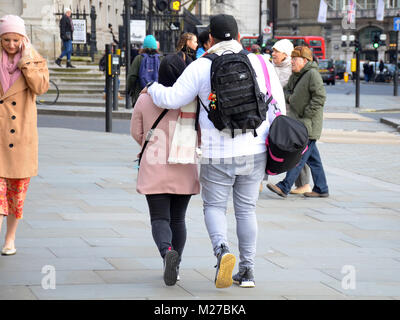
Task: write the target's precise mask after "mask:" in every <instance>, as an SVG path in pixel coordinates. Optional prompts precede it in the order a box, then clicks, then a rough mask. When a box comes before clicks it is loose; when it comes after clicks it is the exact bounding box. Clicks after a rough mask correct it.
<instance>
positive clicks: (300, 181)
mask: <svg viewBox="0 0 400 320" xmlns="http://www.w3.org/2000/svg"><path fill="white" fill-rule="evenodd" d="M310 175H311V174H310V167H309V166H308V165H307V164H306V165H305V166H304V167H303V169H301V171H300V174H299V176H298V178H297V179H296V182H295V186H296V188H300V187H301V186H304V185H305V184H310Z"/></svg>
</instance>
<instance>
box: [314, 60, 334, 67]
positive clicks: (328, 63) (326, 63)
mask: <svg viewBox="0 0 400 320" xmlns="http://www.w3.org/2000/svg"><path fill="white" fill-rule="evenodd" d="M318 67H319V69H329V68H332V67H333V63H332V61H326V60H320V61H319V62H318Z"/></svg>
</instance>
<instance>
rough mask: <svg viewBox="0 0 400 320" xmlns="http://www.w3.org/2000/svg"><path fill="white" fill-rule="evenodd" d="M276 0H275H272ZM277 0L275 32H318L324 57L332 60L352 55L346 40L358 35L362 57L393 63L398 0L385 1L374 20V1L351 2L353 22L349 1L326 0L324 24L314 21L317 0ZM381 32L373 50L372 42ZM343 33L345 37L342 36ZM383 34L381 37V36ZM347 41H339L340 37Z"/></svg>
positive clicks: (294, 33)
mask: <svg viewBox="0 0 400 320" xmlns="http://www.w3.org/2000/svg"><path fill="white" fill-rule="evenodd" d="M275 1H276V0H275ZM276 2H277V21H278V22H277V25H276V29H275V30H276V35H304V36H306V35H314V36H315V35H322V36H323V37H324V38H325V44H326V57H327V58H332V59H335V60H347V61H349V60H350V59H351V58H353V52H354V47H352V46H350V45H351V44H352V43H351V41H349V40H348V39H349V38H350V36H353V35H354V36H355V35H358V36H359V39H360V43H361V46H362V51H361V59H362V60H371V61H375V60H381V59H382V60H384V61H386V62H394V60H393V59H394V53H395V50H394V44H395V42H396V37H395V35H396V33H395V32H393V18H394V17H396V16H398V15H400V0H385V1H384V2H385V10H384V20H383V21H377V20H376V7H377V2H378V1H377V0H358V1H354V4H355V23H349V22H348V20H347V18H348V11H349V10H350V9H351V7H350V0H326V3H327V5H328V11H327V21H326V23H319V22H318V21H317V18H318V11H319V5H320V0H307V1H304V0H279V1H276ZM381 35H385V36H386V39H385V40H380V46H379V47H378V48H377V49H375V48H374V47H373V41H374V39H376V37H381ZM343 36H345V37H343ZM385 36H383V37H385ZM345 38H347V40H345V41H343V39H345Z"/></svg>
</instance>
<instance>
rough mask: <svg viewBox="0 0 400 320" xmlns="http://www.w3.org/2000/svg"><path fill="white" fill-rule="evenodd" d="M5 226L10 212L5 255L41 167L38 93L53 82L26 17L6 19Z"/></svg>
mask: <svg viewBox="0 0 400 320" xmlns="http://www.w3.org/2000/svg"><path fill="white" fill-rule="evenodd" d="M0 43H1V44H0V230H1V225H2V222H3V217H4V216H7V232H6V237H5V243H4V246H3V249H2V251H1V253H2V255H14V254H15V253H16V252H17V249H16V248H15V233H16V230H17V226H18V221H19V220H20V219H22V216H23V208H24V200H25V195H26V192H27V190H28V186H29V182H30V178H31V177H33V176H36V175H37V170H38V134H37V111H36V103H35V101H36V95H37V94H43V93H45V92H46V91H47V90H48V87H49V71H48V69H47V63H46V60H45V59H43V58H42V57H41V56H40V55H39V54H38V53H37V52H36V51H35V49H33V47H32V46H31V44H30V41H29V39H28V37H27V35H26V30H25V24H24V21H23V20H22V19H21V18H20V17H18V16H14V15H6V16H4V17H2V18H0Z"/></svg>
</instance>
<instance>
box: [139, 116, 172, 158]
mask: <svg viewBox="0 0 400 320" xmlns="http://www.w3.org/2000/svg"><path fill="white" fill-rule="evenodd" d="M168 111H169V109H164V110H163V112H161V114H160V115H159V116H158V118H157V119H156V121H155V122H154V123H153V125H152V126H151V129H150V130H149V131H148V132H147V134H146V140H145V141H144V145H143V147H142V151H140V153H139V158H138V164H139V165H140V160H142V156H143V153H144V150H145V149H146V147H147V144H148V143H149V141H150V139H151V137H152V135H153V132H154V129H155V128H156V127H157V126H158V124H159V123H160V121H161V120H162V118H164V116H165V115H166V114H167V112H168Z"/></svg>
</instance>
